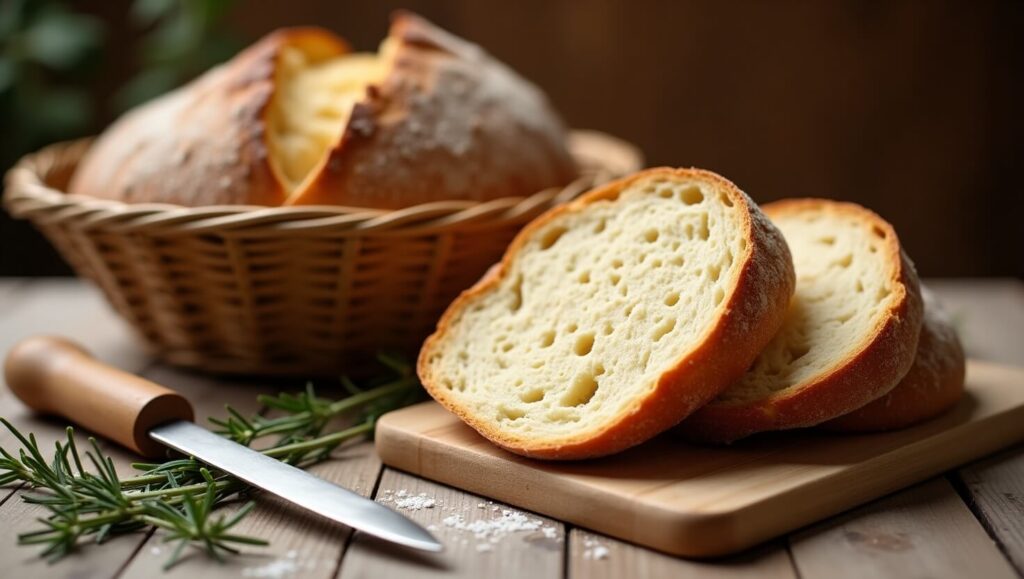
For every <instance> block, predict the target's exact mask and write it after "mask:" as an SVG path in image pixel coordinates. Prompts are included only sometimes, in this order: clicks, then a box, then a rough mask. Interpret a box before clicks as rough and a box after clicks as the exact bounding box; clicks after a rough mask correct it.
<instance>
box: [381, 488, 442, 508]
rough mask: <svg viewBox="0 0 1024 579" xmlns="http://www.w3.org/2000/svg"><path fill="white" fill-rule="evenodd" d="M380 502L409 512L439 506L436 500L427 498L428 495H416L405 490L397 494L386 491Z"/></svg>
mask: <svg viewBox="0 0 1024 579" xmlns="http://www.w3.org/2000/svg"><path fill="white" fill-rule="evenodd" d="M380 500H381V502H382V503H392V504H394V505H395V508H396V509H404V510H407V511H418V510H420V509H432V508H434V507H435V506H437V501H436V500H435V499H434V498H432V497H429V496H427V493H420V494H418V495H414V494H411V493H410V492H409V491H407V490H405V489H400V490H399V491H397V492H395V491H391V490H386V491H384V492H383V494H382V496H381V498H380Z"/></svg>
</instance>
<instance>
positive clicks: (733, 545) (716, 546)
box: [377, 361, 1024, 558]
mask: <svg viewBox="0 0 1024 579" xmlns="http://www.w3.org/2000/svg"><path fill="white" fill-rule="evenodd" d="M972 362H973V361H972ZM981 365H984V366H991V367H994V368H995V369H1010V370H1013V371H1016V372H1018V373H1019V372H1020V371H1021V369H1019V368H1011V367H1007V366H1002V365H999V364H992V363H981ZM426 404H431V403H426ZM414 409H415V407H412V408H408V409H404V410H400V411H398V412H397V413H393V414H394V416H392V415H387V416H385V417H383V418H382V419H381V423H380V424H379V426H378V428H380V429H381V430H379V434H378V437H377V450H378V454H379V455H380V457H381V460H382V461H383V462H384V463H385V464H387V465H389V466H392V467H394V468H397V469H400V470H404V471H407V472H410V473H413V474H416V475H419V476H423V477H425V478H428V479H432V480H436V481H439V482H442V483H444V484H449V485H452V486H455V487H458V488H461V489H464V490H467V491H469V492H473V493H477V494H480V495H482V496H486V497H490V498H494V499H496V500H500V501H503V502H507V503H509V504H512V505H515V506H517V507H520V508H524V509H528V510H532V511H535V512H538V513H541V514H544V515H547V516H552V517H555V518H558V519H561V520H564V521H567V522H570V523H573V524H576V525H579V526H582V527H587V528H591V529H594V530H596V531H598V532H601V533H606V534H608V535H611V536H614V537H617V538H620V539H624V540H627V541H631V542H635V543H639V544H642V545H645V546H648V547H651V548H654V549H657V550H660V551H664V552H666V553H670V554H673V555H681V556H686V557H694V558H709V557H716V556H722V555H727V554H731V553H735V552H738V551H742V550H745V549H747V548H750V547H753V546H755V545H758V544H760V543H763V542H765V541H767V540H770V539H772V538H773V537H776V536H778V535H781V534H783V533H786V532H789V531H793V530H795V529H799V528H801V527H804V526H807V525H808V524H812V523H814V522H816V521H818V520H821V519H823V518H826V517H829V516H833V515H836V514H839V513H842V512H844V511H847V510H849V509H851V508H854V507H856V506H858V505H861V504H864V503H866V502H869V501H871V500H874V499H877V498H879V497H882V496H884V495H886V494H889V493H891V492H894V491H896V490H899V489H901V488H905V487H907V486H910V485H913V484H915V483H917V482H920V481H922V480H925V479H927V478H929V477H931V476H934V475H936V474H939V473H941V472H944V471H947V470H949V469H952V468H955V467H957V466H959V465H962V464H965V463H967V462H970V461H972V460H976V459H979V458H981V457H983V456H987V455H989V454H992V453H994V452H996V451H998V450H1000V449H1003V448H1005V447H1007V446H1010V445H1012V444H1014V443H1015V442H1019V441H1020V440H1022V439H1024V404H1017V405H1016V406H1012V407H1008V408H1006V409H1005V410H1003V411H1001V412H998V413H996V414H993V415H990V416H988V417H986V418H984V419H982V420H978V421H975V422H967V423H965V424H963V425H961V426H960V427H957V428H953V429H950V430H947V431H943V432H941V433H938V434H936V435H935V436H934V437H930V438H926V439H921V440H918V441H915V442H913V443H910V444H908V445H906V446H902V447H899V448H897V449H894V453H892V456H891V457H890V458H889V460H890V461H891V462H893V464H895V465H896V466H905V467H906V468H905V472H903V473H901V474H899V475H898V476H895V477H892V478H888V479H872V478H870V477H869V478H867V479H865V480H868V483H867V484H863V482H862V484H860V485H859V486H858V489H859V492H857V493H854V494H852V495H850V496H845V497H842V499H841V500H840V501H832V502H828V501H819V502H816V503H814V504H812V505H811V506H810V507H809V508H807V509H804V510H803V511H802V512H800V513H793V512H791V511H789V512H787V513H786V515H787V516H786V517H774V516H771V510H772V503H773V502H776V501H775V500H774V499H775V498H777V497H779V496H784V495H791V494H803V493H807V492H808V491H809V489H811V490H813V489H818V490H819V491H821V490H823V489H824V488H826V487H831V486H832V485H835V484H840V483H841V482H843V481H848V480H855V479H858V477H864V472H865V471H867V470H877V469H878V467H877V465H876V466H873V467H869V466H868V465H856V466H855V467H853V468H849V469H844V470H841V471H837V472H836V473H834V474H831V475H827V476H825V477H823V478H821V479H817V480H814V481H810V482H808V483H803V484H802V485H801V486H798V487H794V488H791V489H788V490H786V491H785V492H784V493H783V494H782V495H772V497H771V498H765V499H762V500H760V501H755V502H752V503H749V504H747V505H744V506H742V507H740V508H738V509H734V510H728V511H709V512H701V513H684V512H680V511H676V510H672V509H668V508H665V507H664V506H663V505H658V504H657V503H652V502H649V501H646V500H639V501H634V502H632V503H631V505H632V509H631V510H627V509H620V510H619V511H617V512H608V511H607V510H604V508H603V507H604V506H605V505H604V504H603V503H604V502H606V501H607V499H608V497H618V495H615V494H614V493H612V492H611V491H608V490H601V489H600V488H598V487H595V486H591V485H586V484H585V482H584V481H583V480H580V479H577V480H575V481H572V483H573V484H572V485H571V489H570V490H571V492H570V491H567V490H566V489H564V488H562V487H563V486H564V484H563V485H552V484H548V485H547V486H548V487H550V488H548V489H545V491H544V492H538V493H524V492H522V491H523V489H522V488H517V487H521V486H522V485H521V484H512V482H513V481H512V478H511V477H507V476H502V471H501V469H495V468H494V467H493V461H495V460H501V461H504V462H505V463H507V465H509V468H515V467H517V466H527V465H530V464H532V463H533V462H534V461H531V460H529V459H526V458H522V457H519V456H516V455H512V454H505V453H504V451H498V450H497V449H496V448H492V447H490V446H488V443H486V442H485V441H484V440H483V439H482V438H481V439H480V441H481V444H480V445H479V449H473V448H471V447H465V448H461V450H463V452H462V453H458V454H456V455H453V453H451V452H448V450H450V447H451V444H450V443H443V442H439V441H437V440H434V439H431V438H429V437H425V436H422V434H423V433H425V432H430V431H431V429H429V428H428V429H422V430H418V429H414V428H408V427H407V426H406V425H403V424H401V420H400V419H401V417H402V413H403V412H410V413H412V412H414V411H415V410H414ZM442 412H445V411H443V410H442ZM449 422H450V421H449ZM963 428H966V429H968V432H967V433H966V434H965V433H964V432H963V431H962V430H961V429H963ZM972 429H978V430H981V431H991V432H989V433H988V436H987V437H985V438H983V439H982V440H981V442H982V443H983V444H980V445H975V444H972V445H959V452H952V453H946V454H943V455H942V456H941V457H939V459H938V460H936V461H934V462H928V463H927V466H926V467H925V468H921V467H920V466H918V467H917V468H911V467H910V466H909V465H905V464H902V462H901V461H902V460H903V456H904V455H908V454H910V455H914V454H919V452H918V451H917V449H915V446H917V445H926V446H936V445H939V446H941V443H942V441H943V439H944V438H949V439H956V438H964V437H970V436H971V432H970V431H971V430H972ZM474 436H477V435H475V433H474ZM972 440H973V439H972ZM954 448H955V447H954ZM497 452H501V453H502V456H500V457H499V456H496V454H495V453H497ZM487 463H490V464H487ZM460 470H461V471H462V472H466V471H469V472H474V471H475V472H476V475H477V476H474V477H471V478H468V479H467V478H465V477H459V476H458V472H459V471H460ZM492 471H497V472H492ZM531 477H532V478H533V479H534V480H533V481H529V482H530V483H533V484H536V485H537V486H540V487H544V486H545V480H546V479H548V478H550V479H551V480H558V479H563V480H564V473H556V472H550V471H544V470H539V469H532V471H531ZM584 478H585V477H584ZM526 486H527V487H529V484H527V485H526ZM821 494H822V495H827V493H821ZM602 499H604V501H603V500H602ZM572 501H575V502H576V503H577V504H576V505H575V506H574V507H573V508H569V507H568V506H567V505H568V504H570V503H571V502H572ZM580 503H583V504H582V505H581V504H580ZM776 509H777V507H776ZM598 514H599V515H600V519H597V518H596V517H597V516H598ZM750 518H754V520H761V521H768V523H767V524H764V525H757V526H756V527H751V526H750V525H748V524H747V521H748V520H749V519H750ZM640 521H643V524H640V523H639V522H640ZM780 521H781V522H780Z"/></svg>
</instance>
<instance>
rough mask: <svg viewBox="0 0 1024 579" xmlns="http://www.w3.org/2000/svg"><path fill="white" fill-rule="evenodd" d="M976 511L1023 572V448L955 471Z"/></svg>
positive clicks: (1022, 572)
mask: <svg viewBox="0 0 1024 579" xmlns="http://www.w3.org/2000/svg"><path fill="white" fill-rule="evenodd" d="M959 476H960V478H961V480H962V481H963V483H964V486H965V487H966V489H967V491H968V492H969V493H970V495H971V499H972V501H973V506H974V509H975V512H976V514H978V515H980V516H981V517H982V520H983V521H984V523H985V524H986V526H987V528H988V530H989V531H990V532H991V533H992V534H993V535H995V537H996V539H997V540H998V541H999V543H1000V544H1001V545H1002V548H1003V551H1004V552H1005V553H1006V554H1007V555H1008V556H1009V558H1010V560H1011V562H1013V564H1014V566H1016V568H1017V572H1018V573H1020V574H1021V575H1024V448H1022V447H1020V446H1018V447H1016V448H1014V449H1011V450H1010V451H1008V452H1004V453H1000V454H997V455H995V456H993V457H991V458H988V459H985V460H981V461H979V462H977V463H975V464H972V465H970V466H968V467H966V468H963V469H961V470H960V472H959Z"/></svg>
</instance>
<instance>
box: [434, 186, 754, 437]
mask: <svg viewBox="0 0 1024 579" xmlns="http://www.w3.org/2000/svg"><path fill="white" fill-rule="evenodd" d="M731 194H733V195H735V194H738V195H742V193H739V192H738V191H735V190H734V192H732V193H731V192H728V191H725V190H724V189H723V188H721V187H719V186H718V184H717V183H715V182H714V181H712V180H708V179H699V178H694V177H692V176H691V177H675V176H673V177H671V178H669V177H666V176H665V175H663V174H662V175H659V174H658V173H654V174H653V175H652V176H650V177H649V178H646V179H640V180H636V181H634V182H632V183H630V184H629V185H627V186H626V187H625V188H623V189H621V190H620V191H618V192H617V193H616V194H611V195H606V196H605V197H604V198H600V197H598V198H595V199H594V200H588V201H587V203H586V204H585V205H582V206H580V205H577V206H575V207H573V208H572V209H570V210H568V211H562V212H558V213H556V214H555V216H554V217H553V218H552V219H549V220H546V221H545V222H543V224H542V225H541V226H540V228H539V229H537V230H536V231H533V232H531V235H529V236H527V237H526V238H525V240H522V241H523V243H521V244H520V245H519V246H518V247H517V248H516V247H515V246H514V249H513V250H512V252H511V254H510V256H511V257H510V258H509V257H506V262H505V264H504V267H505V271H504V272H503V273H504V275H501V276H500V277H499V279H498V281H497V285H496V287H494V288H492V289H491V290H490V291H484V292H480V293H477V294H476V295H473V296H472V297H471V298H469V299H468V300H467V301H465V302H464V303H462V304H461V307H459V308H457V310H456V311H455V313H454V317H453V318H452V319H450V320H449V321H448V324H447V326H446V328H447V331H446V332H445V335H444V337H443V338H441V340H442V341H443V344H435V345H434V346H435V347H433V348H431V349H430V352H429V354H428V355H427V357H426V358H425V359H424V360H423V362H425V366H426V370H427V374H428V375H429V376H430V378H431V380H432V381H433V388H434V389H437V390H441V391H442V392H441V393H440V394H441V397H442V398H445V399H447V400H449V401H451V402H454V404H456V405H457V406H459V407H461V408H462V409H463V410H464V411H465V412H466V413H468V414H472V415H474V416H476V417H478V418H479V420H482V421H485V422H488V423H490V424H491V425H492V426H493V427H494V428H496V429H498V430H499V431H500V432H501V435H502V437H503V439H507V440H530V439H534V440H544V441H547V442H550V443H552V444H553V443H556V442H557V441H560V440H570V439H580V438H586V437H587V435H588V433H595V432H599V431H601V430H602V429H605V428H606V427H608V426H609V424H612V423H614V422H616V421H618V420H620V419H621V417H622V416H624V415H628V414H630V413H631V412H633V411H635V409H636V407H637V404H638V401H639V400H641V399H643V398H644V397H645V396H646V395H648V394H649V393H651V392H652V391H653V390H654V389H655V388H656V386H657V385H658V381H659V379H660V378H661V377H662V375H663V374H665V373H666V372H668V371H670V370H672V369H673V368H675V367H676V366H677V365H678V364H679V363H680V360H681V359H682V358H684V357H685V356H686V354H687V353H688V352H690V351H692V350H693V349H694V348H696V347H697V346H699V345H700V344H701V343H702V341H704V340H705V339H706V335H707V334H708V332H709V329H710V328H711V326H712V325H713V322H714V320H715V319H716V316H719V315H721V313H722V311H723V310H724V305H725V303H726V302H727V301H728V298H729V297H730V295H731V294H732V292H733V291H734V288H735V287H736V284H737V277H738V276H739V272H740V271H741V269H742V267H741V266H740V265H739V264H741V263H742V262H743V261H744V260H746V259H747V257H748V256H749V254H750V248H749V247H748V246H749V241H748V239H747V235H748V232H749V219H748V217H747V215H748V213H749V211H750V210H749V209H748V208H747V207H746V206H745V204H741V203H737V200H736V199H734V198H733V197H731V196H730V195H731ZM442 323H444V322H442Z"/></svg>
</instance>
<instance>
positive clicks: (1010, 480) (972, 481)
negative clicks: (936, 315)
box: [928, 280, 1024, 574]
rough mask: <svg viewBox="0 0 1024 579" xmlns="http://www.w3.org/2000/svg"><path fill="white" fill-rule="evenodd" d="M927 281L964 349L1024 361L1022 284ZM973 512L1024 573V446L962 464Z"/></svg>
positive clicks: (961, 473)
mask: <svg viewBox="0 0 1024 579" xmlns="http://www.w3.org/2000/svg"><path fill="white" fill-rule="evenodd" d="M928 285H929V286H930V287H932V289H934V290H935V291H936V293H938V294H939V296H940V297H941V298H942V299H943V301H945V302H946V303H947V305H948V306H949V307H950V309H951V310H952V311H953V312H954V313H955V314H956V319H957V323H958V326H959V330H960V333H961V337H962V338H963V340H964V342H965V346H966V348H967V350H968V352H969V353H970V354H971V355H973V356H976V357H979V358H987V359H991V360H999V361H1001V362H1006V363H1010V364H1016V365H1018V366H1024V339H1021V338H1022V336H1021V329H1022V328H1024V284H1022V283H1021V282H1020V281H1018V280H936V281H929V282H928ZM954 476H957V477H959V480H960V481H961V482H962V483H963V488H964V489H965V490H966V491H967V493H968V495H969V500H970V501H971V503H972V507H973V509H974V511H975V514H976V515H977V516H979V517H980V518H981V519H982V521H983V523H984V525H985V527H986V528H987V530H988V531H989V532H990V533H991V534H992V535H993V536H994V537H995V538H996V540H997V541H998V542H999V543H1000V544H1001V545H1002V548H1003V550H1004V552H1005V553H1006V554H1007V555H1008V556H1009V557H1010V560H1011V561H1012V562H1013V564H1014V565H1015V566H1016V568H1017V571H1018V572H1020V573H1022V574H1024V446H1020V445H1018V446H1017V447H1015V448H1012V449H1010V450H1007V451H1005V452H1001V453H999V454H997V455H995V456H993V457H990V458H987V459H984V460H981V461H979V462H977V463H975V464H972V465H968V466H966V467H964V468H962V469H960V470H959V471H958V472H957V473H956V474H955V475H954Z"/></svg>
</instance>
